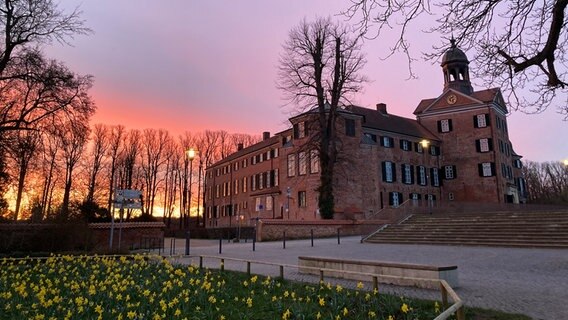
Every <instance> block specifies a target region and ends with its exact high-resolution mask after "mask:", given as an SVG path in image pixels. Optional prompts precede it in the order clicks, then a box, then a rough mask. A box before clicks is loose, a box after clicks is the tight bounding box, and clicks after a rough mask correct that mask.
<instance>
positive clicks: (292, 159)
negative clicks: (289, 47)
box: [288, 154, 296, 177]
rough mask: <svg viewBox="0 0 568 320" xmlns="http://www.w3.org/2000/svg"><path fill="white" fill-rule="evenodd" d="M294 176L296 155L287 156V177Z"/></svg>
mask: <svg viewBox="0 0 568 320" xmlns="http://www.w3.org/2000/svg"><path fill="white" fill-rule="evenodd" d="M295 175H296V155H295V154H289V155H288V177H294V176H295Z"/></svg>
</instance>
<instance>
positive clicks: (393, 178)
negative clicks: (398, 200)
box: [392, 163, 396, 182]
mask: <svg viewBox="0 0 568 320" xmlns="http://www.w3.org/2000/svg"><path fill="white" fill-rule="evenodd" d="M392 169H393V170H392V182H395V181H396V165H395V164H394V163H393V164H392Z"/></svg>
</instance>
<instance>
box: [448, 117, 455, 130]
mask: <svg viewBox="0 0 568 320" xmlns="http://www.w3.org/2000/svg"><path fill="white" fill-rule="evenodd" d="M448 128H449V129H450V131H453V130H454V128H453V126H452V119H448Z"/></svg>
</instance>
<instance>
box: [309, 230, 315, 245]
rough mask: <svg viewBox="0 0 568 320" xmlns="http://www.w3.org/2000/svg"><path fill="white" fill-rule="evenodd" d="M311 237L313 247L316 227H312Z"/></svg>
mask: <svg viewBox="0 0 568 320" xmlns="http://www.w3.org/2000/svg"><path fill="white" fill-rule="evenodd" d="M310 237H311V238H312V247H313V246H314V229H310Z"/></svg>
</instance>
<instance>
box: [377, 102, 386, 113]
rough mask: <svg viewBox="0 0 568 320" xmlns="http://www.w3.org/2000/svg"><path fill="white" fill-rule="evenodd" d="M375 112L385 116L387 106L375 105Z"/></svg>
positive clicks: (382, 104) (384, 104)
mask: <svg viewBox="0 0 568 320" xmlns="http://www.w3.org/2000/svg"><path fill="white" fill-rule="evenodd" d="M377 111H378V112H380V113H382V114H387V104H386V103H382V102H381V103H377Z"/></svg>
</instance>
